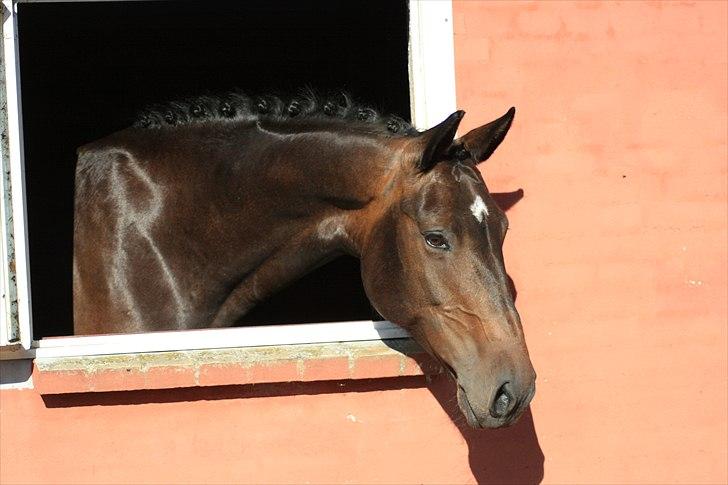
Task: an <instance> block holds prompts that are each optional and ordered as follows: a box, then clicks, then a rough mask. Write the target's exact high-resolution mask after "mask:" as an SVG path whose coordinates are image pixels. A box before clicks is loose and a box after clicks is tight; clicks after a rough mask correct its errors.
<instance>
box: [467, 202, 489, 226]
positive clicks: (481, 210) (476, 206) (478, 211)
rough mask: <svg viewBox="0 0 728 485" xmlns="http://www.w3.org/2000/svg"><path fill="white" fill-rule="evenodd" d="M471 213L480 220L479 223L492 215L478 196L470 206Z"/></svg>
mask: <svg viewBox="0 0 728 485" xmlns="http://www.w3.org/2000/svg"><path fill="white" fill-rule="evenodd" d="M470 212H472V213H473V216H474V217H475V218H476V219H477V220H478V222H483V219H485V218H486V217H487V216H488V215H489V214H490V212H488V206H487V205H485V202H483V198H482V197H481V196H477V197H476V198H475V201H474V202H473V203H472V204H471V206H470Z"/></svg>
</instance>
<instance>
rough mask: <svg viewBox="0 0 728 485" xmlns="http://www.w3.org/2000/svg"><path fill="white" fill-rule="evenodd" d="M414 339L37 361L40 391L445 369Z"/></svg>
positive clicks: (306, 379)
mask: <svg viewBox="0 0 728 485" xmlns="http://www.w3.org/2000/svg"><path fill="white" fill-rule="evenodd" d="M440 372H441V368H440V366H439V364H437V363H436V362H434V360H433V359H432V358H430V357H429V356H428V355H427V354H426V353H425V352H424V351H423V350H422V349H421V348H420V347H419V345H417V344H416V343H415V342H414V341H413V340H411V339H392V340H385V341H383V340H373V341H360V342H341V343H326V344H301V345H285V346H268V347H246V348H226V349H215V350H187V351H171V352H150V353H137V354H121V355H99V356H85V357H47V358H36V359H35V362H34V368H33V383H34V387H35V388H36V390H37V391H38V392H39V393H40V394H66V393H79V392H109V391H133V390H145V389H170V388H177V387H204V386H222V385H241V384H262V383H278V382H312V381H327V380H345V379H372V378H388V377H401V376H418V375H434V374H439V373H440Z"/></svg>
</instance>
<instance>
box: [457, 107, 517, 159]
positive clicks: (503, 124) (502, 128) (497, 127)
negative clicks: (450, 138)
mask: <svg viewBox="0 0 728 485" xmlns="http://www.w3.org/2000/svg"><path fill="white" fill-rule="evenodd" d="M515 114H516V108H511V109H509V110H508V112H507V113H506V114H504V115H503V116H501V117H500V118H498V119H497V120H495V121H491V122H490V123H488V124H487V125H483V126H481V127H480V128H475V129H474V130H472V131H469V132H468V133H467V134H466V135H463V136H461V137H460V138H458V139H457V140H455V143H454V144H455V145H461V146H463V147H464V148H465V149H466V150H467V151H468V152H469V153H470V155H471V156H472V157H473V159H475V161H476V162H478V163H480V162H484V161H485V160H487V159H488V157H490V156H491V155H492V154H493V152H494V151H495V149H496V148H498V145H500V143H501V142H502V141H503V139H504V138H505V137H506V133H508V129H509V128H510V127H511V123H513V117H514V116H515Z"/></svg>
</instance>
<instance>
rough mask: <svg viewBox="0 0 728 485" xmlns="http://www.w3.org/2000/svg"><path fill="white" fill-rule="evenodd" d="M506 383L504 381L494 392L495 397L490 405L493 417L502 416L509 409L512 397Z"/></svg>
mask: <svg viewBox="0 0 728 485" xmlns="http://www.w3.org/2000/svg"><path fill="white" fill-rule="evenodd" d="M507 386H508V383H507V382H506V383H505V384H503V385H502V386H500V388H498V391H497V392H496V393H495V399H493V405H492V406H491V407H490V414H491V416H493V417H494V418H502V417H504V416H505V415H506V414H508V411H510V409H511V403H512V402H513V397H512V396H511V394H510V393H509V392H508V390H507Z"/></svg>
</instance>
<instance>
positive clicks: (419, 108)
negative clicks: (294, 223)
mask: <svg viewBox="0 0 728 485" xmlns="http://www.w3.org/2000/svg"><path fill="white" fill-rule="evenodd" d="M24 1H35V2H38V1H39V0H2V5H3V36H2V37H3V38H2V41H3V49H4V50H3V53H4V59H5V61H6V62H5V86H6V96H7V131H8V142H9V151H8V154H9V156H7V155H5V154H3V153H0V158H2V157H5V158H2V160H0V161H1V162H2V164H3V166H4V168H6V169H7V168H8V167H9V170H10V177H9V180H8V181H7V183H5V182H6V181H4V180H3V181H1V182H3V183H4V184H5V185H4V186H3V187H2V188H3V189H4V190H3V195H5V194H6V193H7V191H8V190H9V191H10V196H9V197H8V201H10V202H11V203H10V204H5V197H2V198H1V199H0V215H1V216H2V219H0V226H1V227H0V232H1V233H2V234H1V236H2V241H0V242H2V247H1V248H0V256H2V261H1V262H0V266H2V269H1V270H0V276H1V278H0V293H2V295H3V298H2V301H0V304H1V305H2V308H0V310H1V311H0V314H1V316H0V350H2V352H0V360H8V359H18V358H35V357H38V358H46V357H71V356H85V355H105V354H128V353H141V352H161V351H171V350H196V349H218V348H230V347H253V346H262V345H289V344H304V343H305V344H310V343H327V342H346V341H361V340H381V339H388V338H402V337H407V336H408V334H407V332H406V331H405V330H404V329H402V328H400V327H398V326H396V325H394V324H392V323H391V322H386V321H384V322H374V321H371V320H367V321H353V322H332V323H311V324H301V325H267V326H253V327H239V328H225V329H206V330H178V331H170V332H149V333H140V334H125V335H121V334H117V335H91V336H78V337H52V338H44V339H40V340H34V339H33V338H32V335H33V333H32V321H31V316H32V313H31V301H30V276H29V274H30V266H29V264H28V231H27V209H26V194H25V170H24V154H23V143H22V142H23V133H22V122H21V116H22V114H21V113H22V110H21V99H22V98H21V93H20V70H19V59H18V36H17V4H18V3H24ZM40 1H54V0H40ZM81 1H84V0H81ZM95 1H100V0H95ZM408 3H409V12H410V17H409V74H410V76H409V77H410V104H411V114H412V121H413V124H414V125H415V127H417V128H418V129H425V128H429V127H431V126H433V125H435V124H436V123H438V122H440V121H442V120H443V119H445V118H446V117H447V116H448V115H449V114H451V113H452V112H453V111H455V109H456V103H455V59H454V45H453V43H454V39H453V27H452V23H453V18H452V1H451V0H409V2H408ZM0 126H2V123H0ZM6 158H9V160H6ZM13 235H15V236H16V237H14V238H13ZM18 235H19V237H18ZM12 258H14V262H15V265H14V267H13V265H11V264H9V262H10V261H12ZM3 289H5V290H6V291H2V290H3Z"/></svg>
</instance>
